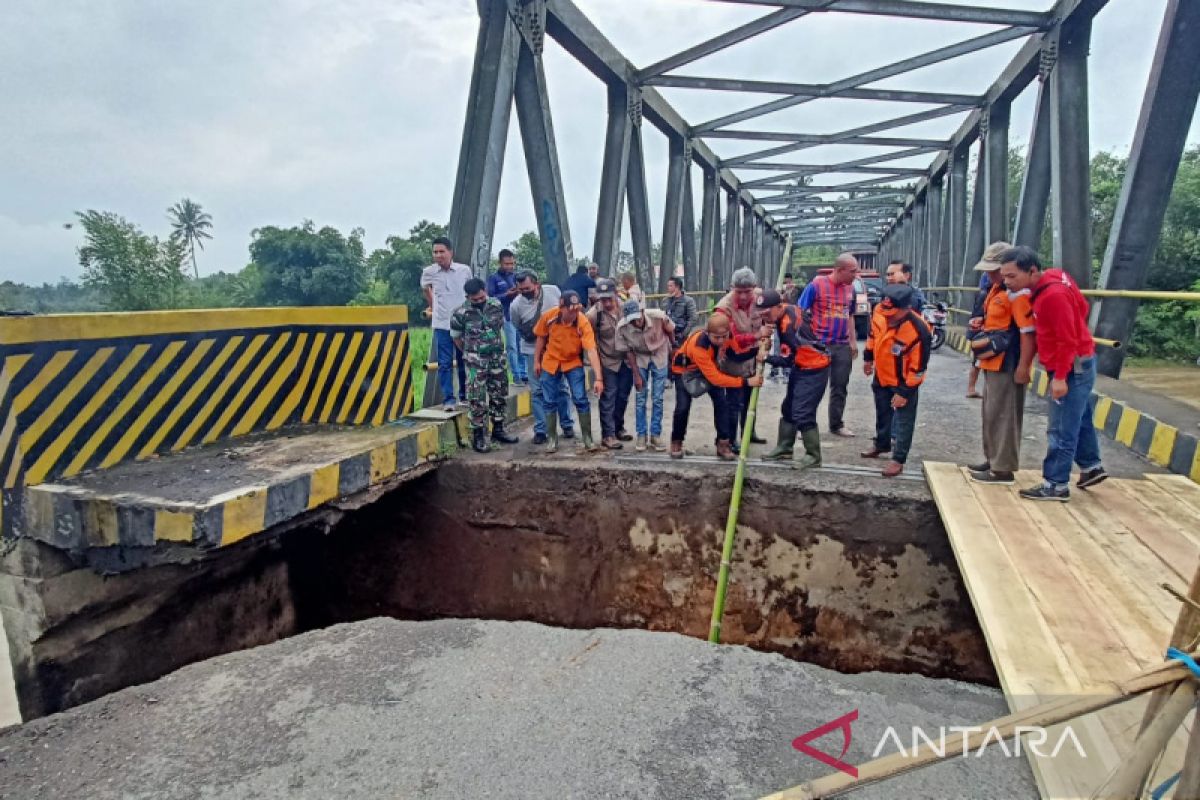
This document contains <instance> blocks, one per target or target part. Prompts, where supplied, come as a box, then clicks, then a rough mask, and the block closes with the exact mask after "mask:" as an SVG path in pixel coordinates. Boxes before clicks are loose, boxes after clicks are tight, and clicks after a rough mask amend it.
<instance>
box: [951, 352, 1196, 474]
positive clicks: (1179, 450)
mask: <svg viewBox="0 0 1200 800" xmlns="http://www.w3.org/2000/svg"><path fill="white" fill-rule="evenodd" d="M946 344H947V345H949V346H950V347H952V348H953V349H955V350H957V351H958V352H960V353H962V354H963V355H969V353H970V351H969V347H968V343H967V338H966V337H965V336H963V335H962V334H961V333H958V332H957V331H948V332H947V333H946ZM1029 391H1030V392H1033V393H1034V394H1036V395H1037V396H1038V397H1046V395H1047V393H1048V392H1049V391H1050V375H1049V374H1048V373H1047V372H1046V370H1044V369H1042V368H1041V367H1040V366H1035V367H1034V368H1033V372H1032V375H1031V378H1030V381H1029ZM1092 400H1093V402H1094V403H1095V413H1094V414H1093V416H1092V424H1093V425H1095V426H1096V430H1098V431H1101V432H1102V433H1103V434H1104V435H1105V436H1107V437H1108V438H1109V439H1111V440H1113V441H1114V442H1116V443H1117V444H1121V445H1124V446H1125V447H1127V448H1129V449H1130V450H1132V451H1133V452H1135V453H1137V454H1138V455H1140V456H1142V457H1144V458H1146V459H1147V460H1149V461H1150V462H1151V463H1152V464H1157V465H1158V466H1160V467H1164V468H1166V469H1168V470H1170V471H1171V472H1174V473H1175V474H1177V475H1183V476H1184V477H1187V478H1190V479H1191V480H1193V481H1195V482H1196V483H1200V439H1198V438H1197V437H1196V436H1194V435H1193V434H1190V433H1184V432H1183V431H1181V430H1180V429H1179V428H1177V427H1175V426H1174V425H1168V424H1167V423H1165V422H1163V421H1161V420H1159V419H1156V418H1155V417H1153V416H1151V415H1149V414H1147V413H1145V412H1144V411H1139V410H1138V409H1136V408H1134V407H1133V406H1131V405H1130V404H1129V403H1126V402H1122V401H1120V400H1116V399H1114V398H1112V397H1109V396H1108V395H1106V394H1103V393H1102V392H1092Z"/></svg>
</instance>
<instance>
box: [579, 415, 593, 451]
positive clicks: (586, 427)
mask: <svg viewBox="0 0 1200 800" xmlns="http://www.w3.org/2000/svg"><path fill="white" fill-rule="evenodd" d="M595 449H596V443H595V442H593V441H592V415H591V414H580V415H579V452H581V453H588V452H591V451H592V450H595Z"/></svg>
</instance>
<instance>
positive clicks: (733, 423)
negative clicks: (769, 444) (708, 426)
mask: <svg viewBox="0 0 1200 800" xmlns="http://www.w3.org/2000/svg"><path fill="white" fill-rule="evenodd" d="M757 353H758V351H757V350H755V349H748V350H744V351H737V350H734V349H733V348H732V347H730V324H729V318H728V317H726V316H725V315H724V314H713V315H711V316H710V317H709V318H708V322H707V323H706V324H705V326H704V328H703V329H702V330H698V331H696V332H695V333H693V334H692V335H691V336H689V337H688V338H687V339H686V340H684V342H683V346H682V347H680V348H679V349H678V350H677V351H675V358H674V359H673V360H672V363H671V372H672V374H674V375H675V376H677V379H676V380H675V414H674V416H673V418H672V420H671V458H683V440H684V438H685V437H686V436H687V426H688V416H689V415H690V413H691V410H692V400H693V397H692V395H691V394H690V393H689V392H688V386H689V384H692V383H693V382H694V380H695V379H698V378H701V377H702V378H703V379H704V381H707V383H708V386H709V389H708V392H707V394H708V398H709V399H710V400H712V404H713V422H714V424H715V425H716V428H717V458H720V459H721V460H722V461H733V460H734V459H736V458H737V456H736V455H734V452H733V441H732V440H733V437H734V435H735V434H736V433H737V424H738V409H739V408H740V405H741V395H742V390H743V389H744V388H746V387H754V386H762V380H763V379H762V376H761V375H751V376H750V377H748V378H745V377H741V376H738V375H730V374H728V373H726V372H722V371H721V369H720V368H719V367H718V366H717V363H718V362H719V361H725V362H728V361H749V360H750V359H753V358H755V356H756V355H757Z"/></svg>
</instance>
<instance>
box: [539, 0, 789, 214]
mask: <svg viewBox="0 0 1200 800" xmlns="http://www.w3.org/2000/svg"><path fill="white" fill-rule="evenodd" d="M545 4H546V33H547V35H549V36H550V38H552V39H554V41H555V42H557V43H558V44H559V45H560V46H561V47H562V48H563V49H564V50H566V51H567V53H569V54H570V55H571V56H572V57H573V58H574V59H575V60H576V61H578V62H579V63H580V64H581V65H582V66H583V67H584V68H585V69H587V70H588V71H589V72H591V73H592V74H593V75H595V76H596V77H598V78H600V79H601V80H603V81H604V82H606V83H612V82H614V81H619V82H624V83H635V84H636V81H637V72H638V71H637V68H636V67H634V65H633V64H632V63H630V61H629V60H628V59H627V58H625V56H624V55H622V53H621V52H620V51H619V50H618V49H617V48H616V47H615V46H614V45H613V43H612V42H610V41H609V40H608V38H607V37H606V36H605V35H604V34H603V33H601V32H600V30H599V29H598V28H597V27H596V25H595V24H594V23H593V22H592V21H591V20H590V19H588V17H587V15H586V14H584V13H583V12H582V11H581V10H580V9H579V8H578V6H576V5H575V3H574V2H572V0H545ZM639 88H640V92H641V101H642V102H641V108H642V115H643V117H644V119H645V120H647V121H649V122H650V124H651V125H653V126H654V127H655V128H657V129H658V130H660V131H661V132H662V133H663V134H664V135H666V136H671V135H672V134H674V135H676V136H683V137H685V138H688V137H691V136H692V135H693V130H692V126H691V125H689V124H688V123H687V121H686V120H684V118H683V117H682V116H681V115H680V114H679V112H678V111H677V110H676V109H675V108H674V107H673V106H672V105H671V104H670V103H669V102H667V100H666V99H665V98H664V97H663V96H662V94H661V93H659V92H658V91H657V90H656V89H655V88H654V87H653V86H645V85H643V86H640V87H639ZM692 157H693V159H694V160H695V161H696V162H697V163H698V164H700V166H701V167H704V168H712V169H716V170H718V171H719V175H720V182H721V185H722V186H723V187H725V189H726V190H728V191H730V192H733V193H735V194H736V195H738V197H739V199H740V200H741V201H742V202H745V203H749V204H751V205H753V204H755V202H756V201H755V198H754V195H753V194H751V193H750V192H749V191H747V190H746V189H745V187H743V185H742V183H741V181H740V180H739V179H738V177H737V175H735V174H734V173H733V171H732V170H730V169H728V168H726V167H724V166H723V165H722V163H721V159H720V158H718V157H717V155H716V154H715V153H714V152H713V151H712V149H711V148H710V147H708V145H707V144H705V143H704V142H703V141H700V140H695V141H694V142H693V145H692ZM768 219H769V216H768ZM630 227H631V228H632V224H631V226H630Z"/></svg>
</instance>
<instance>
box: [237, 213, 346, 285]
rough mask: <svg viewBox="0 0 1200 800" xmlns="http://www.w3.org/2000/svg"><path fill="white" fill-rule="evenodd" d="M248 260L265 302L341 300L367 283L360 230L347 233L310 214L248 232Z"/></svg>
mask: <svg viewBox="0 0 1200 800" xmlns="http://www.w3.org/2000/svg"><path fill="white" fill-rule="evenodd" d="M250 236H251V241H250V260H251V263H252V264H253V265H254V267H255V269H256V270H258V272H259V274H260V275H261V285H260V287H259V289H258V297H259V302H261V303H263V304H264V305H269V306H344V305H346V304H347V303H349V302H350V301H351V300H352V299H353V298H354V297H355V296H356V295H358V293H359V292H361V291H362V290H364V289H365V288H367V281H368V273H367V263H366V256H365V251H364V247H363V240H362V239H363V230H362V229H361V228H355V229H354V230H352V231H351V232H350V235H349V236H345V235H343V234H342V233H341V232H340V231H338V230H337V229H335V228H331V227H328V226H327V227H324V228H321V229H320V230H317V229H316V226H314V225H313V223H312V221H311V220H305V221H304V223H303V224H302V225H299V226H296V227H293V228H276V227H274V226H268V227H265V228H259V229H257V230H254V231H252V232H251V234H250Z"/></svg>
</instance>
